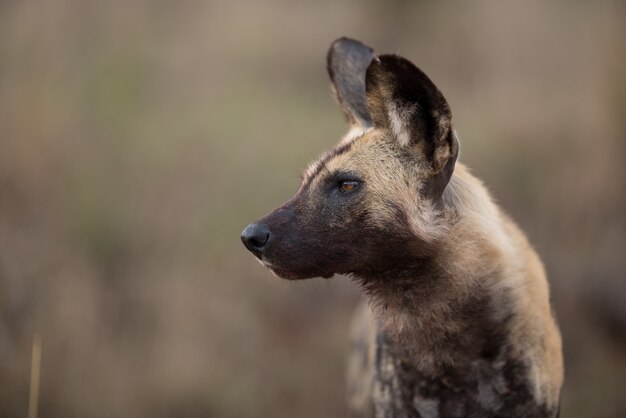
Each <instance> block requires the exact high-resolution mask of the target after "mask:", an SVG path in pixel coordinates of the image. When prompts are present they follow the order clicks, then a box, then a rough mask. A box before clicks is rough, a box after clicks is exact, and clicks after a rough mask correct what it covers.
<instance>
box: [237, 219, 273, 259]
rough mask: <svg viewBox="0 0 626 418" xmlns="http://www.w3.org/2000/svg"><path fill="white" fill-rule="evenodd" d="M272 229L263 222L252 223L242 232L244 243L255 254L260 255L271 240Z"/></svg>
mask: <svg viewBox="0 0 626 418" xmlns="http://www.w3.org/2000/svg"><path fill="white" fill-rule="evenodd" d="M270 235H271V234H270V230H269V228H268V227H267V226H265V225H263V224H250V225H248V226H247V227H246V229H244V230H243V232H242V233H241V241H242V242H243V245H245V246H246V248H247V249H248V250H250V251H252V252H253V253H254V254H256V255H259V254H260V253H261V251H263V248H265V245H267V242H268V241H269V240H270Z"/></svg>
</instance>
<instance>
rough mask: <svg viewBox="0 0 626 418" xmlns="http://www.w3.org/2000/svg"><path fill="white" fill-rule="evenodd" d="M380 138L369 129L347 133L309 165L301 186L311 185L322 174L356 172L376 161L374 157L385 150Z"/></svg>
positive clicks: (376, 132)
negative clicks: (334, 145) (333, 146)
mask: <svg viewBox="0 0 626 418" xmlns="http://www.w3.org/2000/svg"><path fill="white" fill-rule="evenodd" d="M380 136H381V135H380V132H378V131H376V130H374V129H371V128H370V129H366V130H358V131H356V130H355V131H350V132H348V134H347V135H346V136H345V137H344V138H343V139H342V140H341V141H340V142H339V144H338V145H337V146H336V147H335V148H333V149H332V150H330V151H328V152H327V153H325V154H324V155H323V156H322V157H321V158H319V159H318V160H316V161H314V162H313V163H311V164H310V165H309V167H308V168H307V169H306V171H305V172H304V175H303V181H302V185H303V186H307V185H309V184H311V183H313V182H314V181H315V179H316V178H318V177H319V175H320V174H322V173H326V172H335V171H351V170H357V169H358V168H359V167H362V166H364V165H368V164H370V163H372V162H374V161H376V155H377V154H381V153H383V152H384V149H385V146H384V145H383V144H382V143H381V141H380V138H379V137H380Z"/></svg>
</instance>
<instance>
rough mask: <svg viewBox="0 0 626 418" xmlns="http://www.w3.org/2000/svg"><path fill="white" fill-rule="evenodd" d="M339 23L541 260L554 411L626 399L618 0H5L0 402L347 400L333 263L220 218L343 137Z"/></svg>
mask: <svg viewBox="0 0 626 418" xmlns="http://www.w3.org/2000/svg"><path fill="white" fill-rule="evenodd" d="M342 35H349V36H352V37H355V38H358V39H361V40H363V41H364V42H366V43H368V44H370V45H372V46H373V47H374V48H375V49H376V50H377V51H379V52H395V53H400V54H402V55H404V56H406V57H408V58H409V59H411V60H412V61H414V62H415V63H416V64H417V65H418V66H420V67H421V68H422V69H423V70H424V71H426V73H428V74H429V75H430V76H431V77H432V78H433V80H434V81H435V82H436V83H437V84H438V86H439V87H440V88H441V89H442V90H443V92H444V93H445V94H446V96H447V98H448V100H449V102H450V104H451V106H452V109H453V114H454V115H455V116H454V120H455V124H456V128H457V130H458V132H459V134H460V137H461V140H462V157H461V158H462V160H463V161H464V162H465V163H467V164H468V165H469V166H470V167H472V168H473V170H474V172H475V173H476V174H477V175H478V176H480V177H481V178H483V179H484V180H485V182H486V183H487V185H488V186H489V187H490V189H491V190H492V191H493V192H494V195H495V196H496V198H497V200H498V201H499V202H500V204H501V205H502V206H503V207H504V208H505V209H506V210H507V211H508V212H510V213H511V214H512V215H513V217H514V218H515V219H516V220H517V221H518V222H519V223H520V224H521V226H522V228H523V229H524V230H525V231H526V232H527V233H528V235H529V237H530V239H531V241H532V242H533V243H534V245H535V246H536V247H537V249H538V251H539V253H540V254H541V255H542V257H543V260H544V262H545V264H546V268H547V270H548V274H549V277H550V280H551V286H552V296H553V300H554V305H555V310H556V313H557V316H558V318H559V321H560V324H561V328H562V332H563V336H564V343H565V357H566V381H565V386H564V388H563V393H562V416H564V417H624V416H626V282H625V275H626V254H625V250H624V249H625V248H626V184H625V183H626V169H625V168H624V161H623V160H624V158H625V157H626V145H625V138H624V131H625V129H626V112H625V111H626V48H625V47H624V46H625V45H624V40H625V39H626V4H625V3H624V2H621V1H617V0H616V1H608V0H607V1H595V2H581V1H565V0H561V1H553V2H540V1H534V0H532V1H527V2H523V3H522V2H519V3H517V4H505V2H498V1H495V0H494V1H476V2H471V4H470V3H469V2H457V3H454V4H451V3H446V4H443V2H439V3H437V4H431V2H426V1H408V0H394V1H386V2H374V1H362V2H357V1H345V2H335V1H332V0H320V1H316V2H304V1H286V0H270V1H262V2H260V1H252V0H237V1H230V2H227V1H225V0H224V1H220V2H215V1H209V2H201V1H191V0H189V1H187V0H185V1H178V2H165V1H147V0H139V1H133V2H127V1H120V0H112V1H106V2H96V1H82V0H81V1H79V0H50V1H47V2H34V1H2V2H0V417H11V418H13V417H25V416H26V414H27V405H28V397H29V395H28V393H29V376H30V368H31V367H30V366H31V349H32V346H33V338H34V335H39V336H40V337H41V341H42V345H41V347H42V363H41V369H40V372H41V385H40V398H39V416H40V417H227V418H228V417H276V418H281V417H305V418H306V417H342V416H343V415H344V413H345V406H344V396H345V393H344V366H345V354H346V350H347V337H346V332H347V328H348V323H349V320H350V314H351V311H352V309H353V308H354V306H355V304H356V303H357V301H358V298H359V292H358V290H357V289H355V287H354V286H353V285H352V284H351V283H350V282H349V280H347V279H346V278H343V277H337V278H335V279H334V280H332V281H322V280H319V279H318V280H311V281H307V282H300V283H291V282H285V281H281V280H278V279H276V278H274V277H273V276H272V275H271V274H270V273H269V272H268V271H267V270H265V269H263V268H262V267H261V266H260V265H259V264H258V263H257V262H256V261H255V260H254V258H253V257H252V256H251V255H250V254H249V253H247V251H246V250H245V249H244V248H243V246H242V245H241V243H240V241H239V234H240V231H241V230H242V229H243V227H245V226H246V225H247V224H248V222H250V221H252V220H254V219H257V218H258V217H260V216H261V215H263V214H265V213H266V212H267V211H269V210H270V209H272V208H273V207H275V206H277V205H279V204H280V203H282V202H283V201H285V200H286V199H287V198H288V197H290V196H291V194H292V193H294V192H295V191H296V189H297V188H298V184H299V174H300V172H301V171H302V170H303V169H304V168H305V166H306V164H307V163H308V162H309V161H310V160H311V159H312V158H314V157H315V156H316V155H318V154H319V153H321V152H322V151H324V150H325V149H327V148H328V147H330V146H332V145H333V144H334V143H335V142H336V141H337V140H338V139H339V138H340V136H341V135H342V134H343V133H344V132H345V130H346V126H345V123H344V121H343V117H342V115H341V113H340V111H339V110H338V108H337V106H336V105H335V103H334V101H333V99H332V97H331V94H330V89H329V82H328V79H327V75H326V69H325V54H326V50H327V48H328V46H329V45H330V43H331V42H332V41H333V40H334V39H335V38H337V37H339V36H342Z"/></svg>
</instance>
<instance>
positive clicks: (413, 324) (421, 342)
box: [361, 260, 509, 377]
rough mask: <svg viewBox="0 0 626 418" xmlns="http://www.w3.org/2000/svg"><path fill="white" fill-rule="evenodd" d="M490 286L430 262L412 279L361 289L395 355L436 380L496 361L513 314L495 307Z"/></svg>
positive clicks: (364, 282)
mask: <svg viewBox="0 0 626 418" xmlns="http://www.w3.org/2000/svg"><path fill="white" fill-rule="evenodd" d="M422 261H423V260H422ZM482 273H484V272H482ZM491 274H496V273H495V272H494V273H491ZM491 280H493V279H492V278H491V277H480V275H477V276H475V277H463V278H458V277H454V276H452V275H451V274H450V273H449V272H448V271H446V269H445V268H444V266H442V265H440V264H439V263H438V262H437V261H436V260H430V265H429V266H428V268H426V269H424V268H423V267H422V268H420V269H416V271H414V274H413V275H412V276H403V277H385V278H377V279H368V280H362V281H361V283H362V285H363V287H364V289H365V291H366V293H367V295H368V296H369V299H370V304H371V306H372V309H373V311H374V314H375V316H376V318H377V320H378V321H379V324H380V329H381V331H382V332H383V333H384V334H385V335H386V338H387V340H388V341H389V342H390V343H391V344H392V345H393V347H394V349H395V350H396V351H397V354H398V355H399V356H400V357H401V358H402V359H403V360H404V361H405V362H407V363H409V364H411V365H412V366H414V367H416V368H417V369H419V370H420V371H421V372H422V373H425V374H428V375H431V376H433V377H434V376H440V375H443V374H445V373H448V372H449V371H450V370H458V371H461V370H463V369H465V368H467V367H470V365H471V364H472V362H475V361H477V360H483V359H487V360H495V359H496V357H497V356H498V355H499V354H500V353H501V350H502V346H503V343H504V341H505V339H506V335H504V329H505V328H506V327H505V323H506V321H507V319H508V317H509V314H508V313H507V312H502V308H501V307H498V308H497V309H496V307H494V304H493V303H492V300H493V297H494V295H492V294H491V293H490V291H491V289H490V288H489V287H487V286H485V283H486V282H488V281H491Z"/></svg>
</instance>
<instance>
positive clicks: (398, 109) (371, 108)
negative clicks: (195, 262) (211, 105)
mask: <svg viewBox="0 0 626 418" xmlns="http://www.w3.org/2000/svg"><path fill="white" fill-rule="evenodd" d="M328 72H329V75H330V78H331V80H332V83H333V87H334V90H335V93H336V96H337V99H338V101H339V103H340V105H341V108H342V110H343V112H344V113H345V115H346V118H347V119H348V121H349V123H350V131H349V132H348V134H347V135H346V136H345V137H344V138H343V139H342V140H341V141H340V142H339V144H338V145H337V146H336V147H335V148H334V149H332V150H331V151H329V152H327V153H326V154H325V155H323V156H322V157H321V158H320V159H319V160H317V161H315V162H313V163H312V164H311V165H310V166H309V167H308V169H307V170H306V171H305V173H304V176H303V180H302V184H301V185H300V189H299V190H298V191H297V193H296V194H295V195H294V196H293V197H292V198H291V199H290V200H289V201H287V202H286V203H285V204H284V205H282V206H280V207H279V208H277V209H276V210H274V211H273V212H271V213H269V214H268V215H267V216H265V217H263V218H261V219H259V220H258V221H256V222H254V223H251V224H250V225H248V226H247V227H246V229H245V230H244V231H243V233H242V235H241V239H242V241H243V243H244V245H245V246H246V248H248V250H250V251H251V252H252V253H253V254H254V255H255V256H256V257H257V258H258V259H259V260H261V261H262V263H263V264H264V265H266V266H267V267H269V268H270V269H271V270H272V271H273V272H274V273H275V274H277V275H278V276H280V277H283V278H288V279H303V278H310V277H317V276H321V277H331V276H332V275H334V274H335V273H353V274H355V275H358V276H370V275H376V274H384V273H386V272H389V271H394V270H402V269H403V267H406V266H407V263H409V264H411V265H414V264H415V263H419V262H421V261H420V260H423V259H426V258H428V257H430V256H431V253H432V251H433V248H434V246H433V245H432V244H433V242H434V241H436V239H437V238H438V237H437V235H438V233H439V231H440V228H439V225H438V222H439V216H438V212H439V205H440V202H441V196H442V193H443V190H444V188H445V187H446V185H447V183H448V181H449V179H450V176H451V175H452V171H453V169H454V164H455V161H456V158H457V155H458V148H459V145H458V141H457V138H456V135H455V133H454V130H453V128H452V124H451V113H450V108H449V106H448V103H447V102H446V100H445V98H444V97H443V95H442V94H441V92H440V91H439V89H437V87H436V86H435V85H434V84H433V82H432V81H431V80H430V79H429V78H428V77H427V76H426V74H424V73H423V72H422V71H421V70H420V69H418V68H417V67H416V66H415V65H413V64H412V63H411V62H409V61H408V60H406V59H404V58H402V57H399V56H397V55H380V56H376V55H375V54H374V52H373V50H372V49H371V48H369V47H367V46H365V45H363V44H362V43H360V42H358V41H355V40H351V39H347V38H341V39H339V40H337V41H335V42H334V43H333V44H332V46H331V48H330V50H329V52H328Z"/></svg>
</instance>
